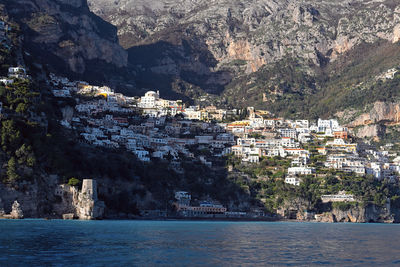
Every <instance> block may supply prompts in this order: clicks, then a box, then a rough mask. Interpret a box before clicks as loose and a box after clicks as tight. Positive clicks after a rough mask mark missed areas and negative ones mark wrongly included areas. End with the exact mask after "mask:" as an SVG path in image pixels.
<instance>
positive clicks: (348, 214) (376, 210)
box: [315, 204, 394, 223]
mask: <svg viewBox="0 0 400 267" xmlns="http://www.w3.org/2000/svg"><path fill="white" fill-rule="evenodd" d="M315 220H316V221H317V222H331V223H333V222H352V223H369V222H374V223H393V222H394V217H393V215H392V214H391V210H390V205H389V206H388V205H387V206H386V207H378V206H376V205H372V204H371V205H368V206H366V207H361V206H357V207H352V208H350V209H348V210H340V209H333V210H332V211H331V212H325V213H323V214H317V215H316V216H315Z"/></svg>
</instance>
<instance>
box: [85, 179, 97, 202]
mask: <svg viewBox="0 0 400 267" xmlns="http://www.w3.org/2000/svg"><path fill="white" fill-rule="evenodd" d="M82 193H83V194H86V195H87V197H88V198H91V199H93V200H97V182H96V180H93V179H84V180H83V181H82Z"/></svg>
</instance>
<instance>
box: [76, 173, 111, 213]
mask: <svg viewBox="0 0 400 267" xmlns="http://www.w3.org/2000/svg"><path fill="white" fill-rule="evenodd" d="M75 206H76V213H77V216H78V218H79V219H81V220H94V219H101V218H103V215H104V208H105V205H104V202H103V201H99V200H98V199H97V183H96V181H95V180H92V179H84V180H83V182H82V191H81V192H80V193H79V194H78V200H77V202H76V203H75Z"/></svg>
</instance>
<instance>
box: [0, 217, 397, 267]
mask: <svg viewBox="0 0 400 267" xmlns="http://www.w3.org/2000/svg"><path fill="white" fill-rule="evenodd" d="M155 265H159V266H271V265H272V266H313V265H339V266H377V265H380V266H391V265H393V266H395V265H399V266H400V225H396V224H393V225H388V224H345V223H343V224H323V223H291V222H214V221H212V222H194V221H106V220H105V221H62V220H47V221H46V220H0V266H155Z"/></svg>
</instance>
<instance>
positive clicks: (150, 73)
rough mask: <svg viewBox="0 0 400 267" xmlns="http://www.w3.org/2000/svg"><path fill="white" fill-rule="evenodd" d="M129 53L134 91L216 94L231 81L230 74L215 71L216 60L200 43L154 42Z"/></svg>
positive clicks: (168, 94)
mask: <svg viewBox="0 0 400 267" xmlns="http://www.w3.org/2000/svg"><path fill="white" fill-rule="evenodd" d="M128 54H129V57H128V62H129V65H130V67H131V68H133V69H134V70H135V72H136V74H137V75H136V83H137V88H143V90H145V89H158V90H160V91H161V92H162V95H163V96H166V97H175V98H176V97H181V98H183V99H187V100H188V99H189V98H191V99H193V98H195V97H198V96H201V95H202V94H204V93H205V92H206V93H209V94H215V95H218V94H220V93H221V92H222V91H223V90H224V89H225V86H226V85H227V84H228V83H229V82H230V81H231V80H232V75H231V73H230V72H228V71H224V70H215V69H216V66H217V63H218V61H217V60H216V59H215V57H214V56H213V55H212V54H211V52H210V51H209V50H208V49H207V46H206V44H205V43H202V42H201V41H198V42H197V41H196V40H190V41H188V40H181V41H180V42H176V43H175V44H174V43H173V42H167V41H157V42H155V43H151V44H144V45H138V46H134V47H131V48H129V49H128Z"/></svg>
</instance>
